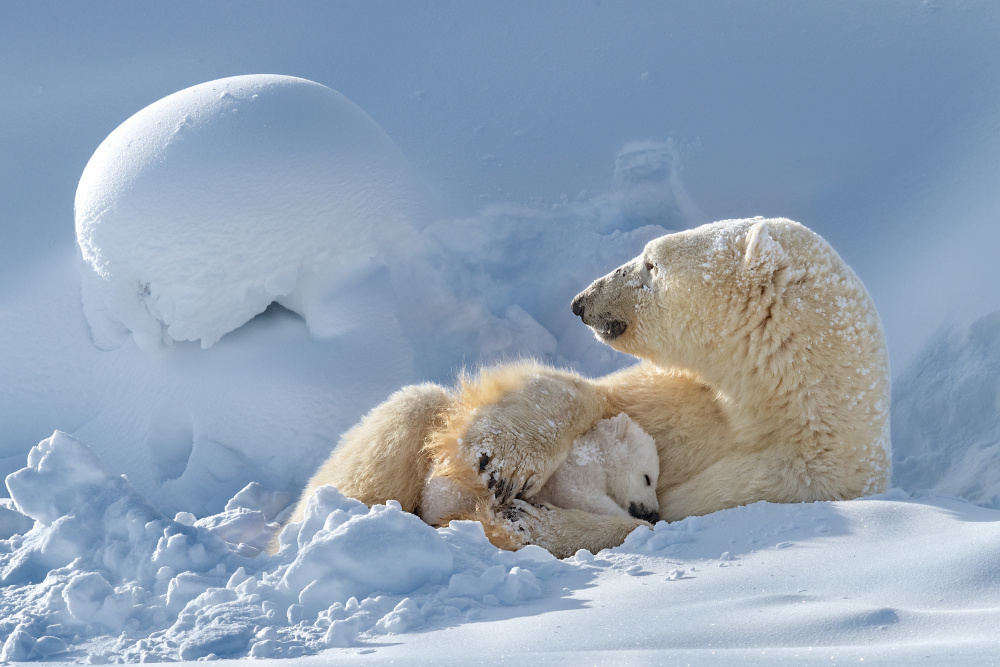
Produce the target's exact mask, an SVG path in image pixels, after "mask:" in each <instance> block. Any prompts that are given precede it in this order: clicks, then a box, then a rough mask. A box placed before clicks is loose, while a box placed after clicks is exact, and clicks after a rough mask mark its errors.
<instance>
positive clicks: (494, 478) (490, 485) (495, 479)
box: [486, 473, 497, 489]
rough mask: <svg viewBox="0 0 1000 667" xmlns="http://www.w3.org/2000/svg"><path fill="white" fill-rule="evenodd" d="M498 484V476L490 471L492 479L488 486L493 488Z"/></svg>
mask: <svg viewBox="0 0 1000 667" xmlns="http://www.w3.org/2000/svg"><path fill="white" fill-rule="evenodd" d="M496 485H497V478H496V477H494V476H493V473H490V481H488V482H486V488H487V489H492V488H493V487H494V486H496Z"/></svg>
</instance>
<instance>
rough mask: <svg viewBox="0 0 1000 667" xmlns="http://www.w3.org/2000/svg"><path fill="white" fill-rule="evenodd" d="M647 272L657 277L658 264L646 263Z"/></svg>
mask: <svg viewBox="0 0 1000 667" xmlns="http://www.w3.org/2000/svg"><path fill="white" fill-rule="evenodd" d="M646 270H647V271H649V272H650V273H652V274H653V275H654V276H655V275H656V264H653V263H652V262H646Z"/></svg>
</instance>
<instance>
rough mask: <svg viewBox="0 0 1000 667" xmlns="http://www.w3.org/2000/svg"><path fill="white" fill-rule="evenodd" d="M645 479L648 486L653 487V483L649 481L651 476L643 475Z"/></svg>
mask: <svg viewBox="0 0 1000 667" xmlns="http://www.w3.org/2000/svg"><path fill="white" fill-rule="evenodd" d="M643 477H645V478H646V486H650V485H652V482H651V481H650V480H649V475H643Z"/></svg>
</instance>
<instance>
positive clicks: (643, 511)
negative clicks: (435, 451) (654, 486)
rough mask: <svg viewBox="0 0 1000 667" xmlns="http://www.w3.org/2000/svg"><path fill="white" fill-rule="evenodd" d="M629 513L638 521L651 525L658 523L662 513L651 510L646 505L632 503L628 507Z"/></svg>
mask: <svg viewBox="0 0 1000 667" xmlns="http://www.w3.org/2000/svg"><path fill="white" fill-rule="evenodd" d="M628 513H629V514H630V515H632V516H634V517H635V518H636V519H641V520H643V521H648V522H650V523H656V522H657V521H659V520H660V512H659V511H658V510H652V509H649V508H648V507H646V506H645V505H640V504H638V503H631V504H630V505H629V506H628Z"/></svg>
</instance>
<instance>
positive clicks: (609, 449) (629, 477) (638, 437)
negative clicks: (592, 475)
mask: <svg viewBox="0 0 1000 667" xmlns="http://www.w3.org/2000/svg"><path fill="white" fill-rule="evenodd" d="M595 429H596V430H597V431H598V433H599V436H600V437H599V438H598V439H597V440H598V442H599V443H600V446H601V449H602V450H603V451H602V453H603V455H604V456H603V459H604V469H605V475H606V477H605V479H606V483H607V494H608V496H609V497H610V498H611V499H612V500H614V501H615V503H616V504H617V505H618V506H619V507H621V508H622V509H624V510H625V511H627V512H628V513H629V514H631V515H632V516H634V517H635V518H637V519H643V520H644V521H649V522H650V523H656V522H657V521H659V520H660V503H659V501H658V500H657V497H656V483H657V481H658V480H659V477H660V457H659V454H658V453H657V450H656V443H655V442H654V441H653V438H652V437H651V436H650V435H649V434H648V433H646V432H645V431H644V430H642V428H640V427H639V425H638V424H636V423H635V422H634V421H632V419H631V418H629V416H628V415H627V414H625V413H624V412H623V413H622V414H620V415H618V416H617V417H613V418H611V419H604V420H602V421H600V422H598V424H597V426H596V427H595Z"/></svg>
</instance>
